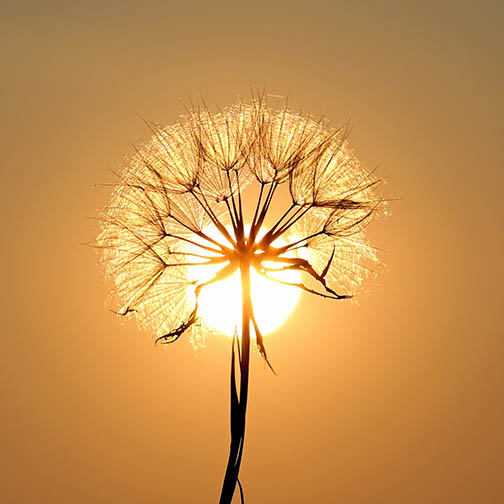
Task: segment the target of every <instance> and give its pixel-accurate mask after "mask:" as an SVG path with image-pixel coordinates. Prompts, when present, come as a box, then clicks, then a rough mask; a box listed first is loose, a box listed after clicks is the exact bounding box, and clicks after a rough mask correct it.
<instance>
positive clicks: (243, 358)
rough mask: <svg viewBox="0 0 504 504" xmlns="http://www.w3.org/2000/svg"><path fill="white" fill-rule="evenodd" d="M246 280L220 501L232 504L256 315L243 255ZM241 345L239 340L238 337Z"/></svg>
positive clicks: (247, 265) (241, 269)
mask: <svg viewBox="0 0 504 504" xmlns="http://www.w3.org/2000/svg"><path fill="white" fill-rule="evenodd" d="M240 273H241V284H242V335H241V352H240V353H239V362H238V364H239V365H238V366H237V365H236V364H237V363H236V358H235V350H234V343H235V340H234V339H233V353H232V357H231V443H230V447H229V457H228V462H227V467H226V473H225V475H224V482H223V484H222V491H221V496H220V500H219V504H231V501H232V500H233V495H234V492H235V489H236V484H237V482H238V474H239V472H240V464H241V460H242V454H243V443H244V440H245V418H246V414H247V399H248V382H249V364H250V323H251V318H252V299H251V295H250V264H249V262H248V260H244V259H242V261H241V263H240ZM237 344H238V345H239V344H240V343H239V341H237ZM236 368H237V369H238V370H239V375H240V394H239V396H238V393H237V390H236V373H235V372H236Z"/></svg>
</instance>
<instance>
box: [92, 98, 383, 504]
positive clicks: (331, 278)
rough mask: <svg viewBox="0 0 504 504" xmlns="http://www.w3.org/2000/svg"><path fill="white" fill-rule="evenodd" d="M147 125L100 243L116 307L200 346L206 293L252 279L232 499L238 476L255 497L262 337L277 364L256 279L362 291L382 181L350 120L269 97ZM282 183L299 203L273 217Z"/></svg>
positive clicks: (236, 351)
mask: <svg viewBox="0 0 504 504" xmlns="http://www.w3.org/2000/svg"><path fill="white" fill-rule="evenodd" d="M147 125H148V127H149V128H150V131H151V133H152V137H151V139H150V140H149V141H148V142H147V143H146V144H144V145H142V146H141V147H140V148H138V149H137V150H136V153H135V155H134V156H133V157H132V158H131V159H130V160H129V161H128V163H127V166H126V168H125V169H124V171H123V173H122V174H121V175H120V180H119V182H118V183H117V184H115V188H114V191H113V195H112V198H111V203H110V205H109V206H108V207H106V208H105V209H104V211H103V212H102V215H101V222H102V231H101V234H100V235H99V237H98V239H97V246H98V247H99V248H100V249H101V250H102V263H103V265H104V270H105V274H106V276H107V277H108V278H110V279H111V281H112V282H113V285H114V289H113V293H114V299H115V300H116V302H117V306H118V307H117V313H119V314H120V315H121V316H134V317H135V318H136V320H137V322H138V324H139V326H140V327H141V328H144V329H147V330H149V331H151V332H152V333H154V334H155V336H156V342H159V343H162V344H168V343H173V342H174V341H176V340H177V339H178V338H180V337H181V336H182V335H186V334H187V335H189V337H191V339H192V342H193V343H194V344H200V343H201V341H202V338H203V337H204V335H205V334H208V333H212V332H215V328H212V327H211V326H210V325H209V324H208V323H207V322H206V321H205V320H204V319H202V317H200V302H201V297H202V296H203V294H204V292H205V290H206V289H210V288H211V286H212V285H215V284H217V283H219V282H223V281H225V280H226V279H229V278H230V277H232V276H233V275H238V276H239V279H240V289H241V314H238V316H241V324H240V327H238V326H237V327H236V329H235V331H234V337H233V342H232V345H231V347H232V351H231V378H230V380H231V443H230V453H229V459H228V463H227V467H226V472H225V476H224V482H223V486H222V493H221V497H220V504H225V503H230V502H231V500H232V498H233V495H234V492H235V488H236V485H237V484H238V486H239V490H240V495H241V497H242V500H243V490H242V487H241V484H240V481H239V478H238V476H239V469H240V463H241V459H242V453H243V443H244V437H245V417H246V409H247V397H248V380H249V362H250V350H251V342H252V343H253V344H255V346H256V347H257V349H258V351H259V352H260V355H261V356H262V357H263V358H264V360H265V361H266V362H267V363H268V365H270V367H271V364H270V362H269V359H268V355H267V352H266V348H265V344H264V338H263V332H262V329H261V319H260V318H259V317H258V316H256V311H255V306H254V303H253V295H252V294H253V293H252V287H251V276H252V275H256V276H260V277H261V278H264V279H267V280H268V281H270V282H271V283H272V285H273V284H280V285H282V286H284V287H286V288H288V289H289V290H293V289H294V290H296V289H297V290H299V291H305V292H308V293H311V294H313V295H316V296H321V297H324V298H330V299H334V300H342V299H348V298H350V297H352V295H353V293H354V292H356V290H357V289H358V287H359V286H360V284H361V282H362V280H363V279H364V278H365V277H366V276H367V275H368V274H369V273H370V271H371V270H370V265H372V264H373V263H377V262H378V259H377V256H376V251H375V249H374V248H373V247H372V246H371V245H370V244H369V243H368V242H367V240H366V237H365V233H364V228H365V226H366V225H367V224H368V223H369V222H370V220H371V219H372V218H373V217H374V216H375V215H376V213H377V211H378V209H379V208H380V207H381V206H382V203H383V200H382V199H381V198H380V197H378V196H376V194H375V186H376V185H377V184H378V183H379V182H380V180H379V179H378V178H376V177H375V176H374V174H373V173H372V172H368V171H366V170H365V169H363V167H362V166H361V165H360V163H359V161H358V160H357V158H356V157H355V155H354V154H353V152H352V151H351V150H350V148H349V146H348V143H347V133H348V131H347V128H345V127H340V128H329V127H327V125H326V122H325V120H324V119H321V120H318V121H316V120H314V119H313V118H311V117H310V116H309V115H307V114H304V113H303V112H300V111H299V112H296V111H294V110H292V109H290V108H289V107H287V106H285V107H284V108H282V109H279V110H276V109H273V108H271V107H270V106H269V105H268V103H267V101H266V100H265V97H264V95H259V94H254V95H253V96H252V99H251V100H250V102H249V103H245V102H239V103H237V104H235V105H233V106H231V107H229V108H227V109H224V110H218V111H217V112H212V111H211V110H210V109H209V108H208V107H206V106H205V105H194V106H192V108H191V109H190V110H188V112H187V114H186V115H184V116H183V117H181V118H180V120H179V121H178V122H177V123H176V124H174V125H172V126H168V127H162V126H160V125H158V124H155V123H147ZM282 192H283V193H284V196H285V195H287V197H286V198H285V197H284V198H283V199H282V201H284V200H287V201H288V202H289V203H288V204H287V206H286V208H285V211H284V212H280V213H279V214H278V215H274V218H273V220H272V221H271V215H270V214H271V213H272V208H273V205H272V202H273V200H274V198H275V196H277V195H278V194H279V193H282ZM248 195H249V196H253V197H254V198H255V200H254V203H253V205H252V206H250V201H249V200H250V198H248V197H247V196H248ZM277 197H278V196H277ZM267 223H269V224H267ZM234 315H236V314H234Z"/></svg>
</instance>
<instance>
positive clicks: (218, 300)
mask: <svg viewBox="0 0 504 504" xmlns="http://www.w3.org/2000/svg"><path fill="white" fill-rule="evenodd" d="M205 232H206V233H208V234H211V235H214V236H215V233H212V232H211V231H205ZM285 244H286V243H285V242H284V241H283V240H281V239H277V240H276V241H275V246H277V247H281V246H283V245H285ZM265 265H266V266H273V267H274V266H275V265H274V264H271V265H269V264H268V263H265ZM198 268H205V275H204V276H205V277H206V276H207V275H208V278H210V277H211V276H212V275H213V274H215V273H216V272H217V270H218V269H219V266H206V265H205V266H196V267H193V268H190V273H189V278H190V280H195V279H201V276H202V272H201V271H196V269H198ZM269 275H270V276H271V277H273V278H276V279H277V280H280V281H282V282H289V283H300V282H301V274H300V272H299V271H294V270H288V271H278V272H274V273H269ZM193 276H194V278H192V277H193ZM250 283H251V296H252V306H253V307H254V314H255V318H256V321H257V324H258V327H259V329H260V331H261V333H262V334H263V335H265V334H268V333H271V332H273V331H274V330H275V329H277V328H278V327H280V326H281V325H282V324H283V322H285V320H287V318H288V317H289V315H290V314H291V312H292V310H293V309H294V308H295V306H296V304H297V302H298V300H299V297H300V292H301V291H300V289H298V288H296V287H292V286H289V285H284V284H281V283H277V282H275V281H273V280H271V279H269V278H265V277H263V276H262V275H260V274H259V273H258V272H257V271H255V270H254V269H253V268H251V269H250ZM241 296H242V294H241V279H240V271H239V270H237V271H236V272H235V273H233V275H231V276H230V277H229V278H227V279H225V280H222V281H221V282H216V283H214V284H211V285H208V286H207V287H205V289H203V290H202V291H201V294H200V296H199V299H198V315H199V316H200V317H202V319H203V320H204V321H205V323H206V324H207V325H209V326H211V327H212V328H213V329H216V330H217V331H218V332H220V333H222V334H225V335H226V336H231V337H232V336H233V335H234V334H235V331H237V333H238V335H240V334H241V320H242V298H241Z"/></svg>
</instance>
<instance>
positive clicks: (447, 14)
mask: <svg viewBox="0 0 504 504" xmlns="http://www.w3.org/2000/svg"><path fill="white" fill-rule="evenodd" d="M105 3H106V5H103V4H104V2H81V3H77V2H40V3H37V2H25V1H19V0H17V1H15V2H14V1H11V2H5V1H3V2H0V4H1V16H0V39H1V43H0V53H1V61H2V81H1V84H0V87H1V93H0V100H1V111H2V114H1V123H0V128H1V135H0V147H1V152H2V168H1V169H2V178H1V183H2V198H1V199H0V205H2V207H3V208H2V212H1V215H2V255H3V256H4V261H3V264H4V267H3V273H2V285H3V286H4V288H3V289H2V294H1V296H2V299H1V306H2V317H1V324H2V352H1V354H0V365H1V367H0V374H1V381H0V384H1V385H0V386H1V393H0V400H1V405H2V408H1V409H2V413H1V415H0V424H1V429H0V437H1V447H2V448H1V454H0V464H1V465H0V500H1V501H2V502H5V503H6V504H11V503H12V504H13V503H23V504H31V503H34V504H35V503H37V504H39V503H45V502H50V503H51V504H58V503H68V502H72V503H98V504H101V503H104V504H105V503H106V504H110V503H116V502H117V503H119V502H120V503H121V504H133V503H139V502H149V503H150V504H157V503H165V502H172V503H177V504H185V503H188V504H189V503H194V502H216V501H217V498H218V495H219V490H220V485H221V481H222V477H223V472H224V466H225V462H226V458H227V449H228V440H229V437H228V405H229V398H228V383H227V381H228V367H229V362H228V361H229V353H230V349H229V340H227V339H225V338H211V339H209V340H208V341H207V349H206V350H204V351H199V352H198V353H195V352H194V351H193V349H192V347H191V345H190V344H189V342H188V340H187V339H184V338H182V339H181V340H180V341H179V342H178V343H177V344H175V345H172V346H169V347H168V348H167V349H166V350H164V349H162V348H159V347H154V345H153V343H152V341H151V339H150V337H149V335H148V334H146V333H141V332H139V331H138V330H137V329H136V327H135V324H134V323H132V322H130V323H126V324H121V323H119V322H118V321H117V319H116V318H115V317H114V316H113V315H112V314H111V313H110V312H109V311H108V310H107V309H106V308H105V298H106V295H107V290H108V286H107V285H105V284H104V282H103V281H102V279H101V273H100V270H99V268H98V265H97V255H96V254H95V253H94V251H93V250H91V249H89V248H88V247H85V246H82V245H81V244H82V243H83V242H86V241H88V240H91V239H93V238H94V237H95V236H96V234H97V232H98V225H97V223H96V221H94V220H92V219H89V218H88V217H93V216H96V215H97V214H98V212H99V209H100V208H101V207H102V206H103V205H105V204H106V203H107V201H108V198H109V192H108V189H107V188H103V187H96V188H95V187H94V184H97V183H102V182H110V181H111V180H112V177H111V174H110V172H109V171H108V169H107V166H110V167H112V168H120V166H121V165H122V163H123V159H124V155H128V154H132V147H131V145H130V142H134V143H139V142H141V141H144V140H146V139H147V138H148V137H149V132H148V131H147V130H146V127H145V125H144V124H143V123H142V121H141V120H140V118H139V116H142V117H145V118H148V119H151V120H154V121H159V122H161V123H169V122H173V121H174V120H175V119H176V118H177V117H178V115H179V114H181V113H182V112H183V108H182V106H181V104H180V102H179V98H182V99H184V100H186V101H188V100H189V99H190V98H191V97H195V96H196V95H197V94H198V93H201V94H203V95H204V96H205V97H206V98H207V99H208V101H210V102H216V103H218V104H219V105H221V106H226V105H228V104H230V103H232V102H233V101H234V100H235V98H236V96H237V95H238V94H241V95H246V94H247V89H248V87H249V86H250V85H251V84H253V85H257V86H260V87H262V86H263V85H264V84H266V83H267V85H268V91H269V92H270V93H272V94H278V95H284V96H286V95H288V96H289V100H290V103H292V105H294V106H302V107H303V108H304V109H305V110H307V111H309V112H312V113H314V114H321V113H323V112H325V111H327V113H328V117H329V118H330V119H331V120H332V121H333V122H335V123H343V122H347V121H349V122H350V123H351V124H352V125H353V131H352V134H351V137H350V142H351V145H352V146H353V147H354V148H355V150H356V153H357V155H358V156H359V157H360V159H361V160H362V162H363V163H364V164H365V165H366V166H368V167H369V168H372V167H374V166H376V165H379V166H380V173H381V175H383V176H386V177H387V180H388V182H387V185H386V186H385V188H384V192H385V194H386V195H387V196H388V197H392V198H395V197H400V198H401V201H399V202H396V203H393V204H392V206H391V210H392V216H391V217H389V218H387V219H383V220H380V221H376V222H374V223H373V224H372V226H371V227H370V229H369V233H370V236H371V238H372V239H373V241H374V243H375V244H376V245H377V246H379V247H380V248H381V249H383V251H384V252H383V253H382V256H381V257H382V260H383V261H384V263H385V265H386V266H385V268H383V271H382V272H381V274H380V278H379V281H378V282H377V283H376V285H372V286H370V287H371V288H370V293H369V294H368V295H365V296H363V297H361V298H360V300H359V304H358V305H357V304H351V303H346V302H337V303H335V302H331V301H323V300H320V299H313V298H310V297H308V296H303V297H302V299H301V302H300V304H299V305H298V309H297V311H296V312H295V314H294V315H293V316H291V318H290V319H289V320H288V321H287V322H286V323H285V324H284V325H283V326H282V327H281V328H280V329H279V330H278V331H277V332H276V333H274V334H273V335H271V336H269V337H268V339H267V345H268V355H269V356H270V358H271V360H272V362H273V364H274V366H275V369H276V370H277V372H278V376H274V375H272V374H271V373H270V372H269V371H268V369H267V368H265V366H264V364H263V362H262V361H261V358H260V357H259V356H258V355H257V354H256V355H254V356H253V359H252V375H251V396H250V403H249V414H248V426H247V438H246V444H245V454H244V462H243V466H242V476H241V479H242V482H243V484H244V486H245V491H246V497H247V502H250V503H263V504H270V503H271V504H283V503H287V502H288V503H291V504H301V503H303V504H304V503H308V502H316V503H317V504H324V503H334V502H341V503H345V504H361V503H362V504H367V503H370V504H373V503H387V504H403V503H408V504H409V503H412V504H430V503H457V504H464V503H468V504H469V503H470V504H474V503H485V504H491V503H492V504H493V503H496V504H497V503H500V502H504V481H503V479H502V467H503V465H504V443H503V441H504V439H503V438H504V434H503V425H504V406H503V403H502V384H503V379H504V366H503V355H504V348H503V347H504V344H503V337H502V336H503V329H502V328H503V322H504V321H503V309H502V279H503V262H502V250H503V245H504V239H503V231H502V229H503V224H502V220H503V207H504V205H503V197H502V194H501V191H502V187H503V183H504V175H503V173H504V171H503V159H504V155H503V154H504V153H503V145H504V143H503V141H502V131H503V127H504V124H503V119H502V118H503V116H504V110H503V108H504V107H503V104H504V99H503V98H504V97H503V96H502V82H503V77H504V71H503V65H502V48H503V45H504V35H503V30H502V25H503V22H504V15H503V14H504V11H503V9H504V8H503V4H502V2H498V1H497V0H496V1H479V2H476V1H473V2H460V1H457V2H454V1H444V2H434V1H427V2H395V1H392V2H359V3H358V5H357V4H355V3H351V2H344V3H343V2H334V1H331V2H320V1H316V0H315V1H312V2H271V1H269V2H247V3H243V4H241V3H238V2H233V3H232V2H229V3H224V2H216V3H208V2H199V3H196V2H189V3H188V2H178V3H177V4H173V3H172V2H169V1H165V2H159V3H158V2H148V1H147V2H135V3H133V2H127V1H126V2H124V1H123V2H105Z"/></svg>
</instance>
